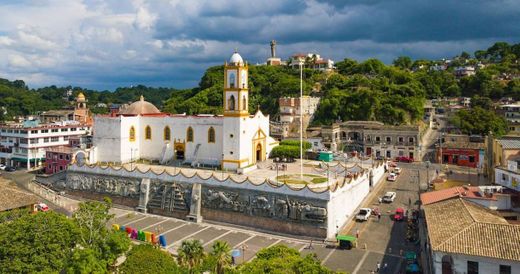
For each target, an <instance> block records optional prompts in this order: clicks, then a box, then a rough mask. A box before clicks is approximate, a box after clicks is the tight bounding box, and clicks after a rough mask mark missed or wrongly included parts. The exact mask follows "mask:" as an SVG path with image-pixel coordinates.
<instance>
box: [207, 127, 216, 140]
mask: <svg viewBox="0 0 520 274" xmlns="http://www.w3.org/2000/svg"><path fill="white" fill-rule="evenodd" d="M208 143H215V129H214V128H213V127H210V128H209V130H208Z"/></svg>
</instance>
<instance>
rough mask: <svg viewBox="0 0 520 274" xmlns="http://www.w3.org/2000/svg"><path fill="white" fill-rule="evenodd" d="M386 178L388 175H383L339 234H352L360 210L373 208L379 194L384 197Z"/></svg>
mask: <svg viewBox="0 0 520 274" xmlns="http://www.w3.org/2000/svg"><path fill="white" fill-rule="evenodd" d="M386 177H387V173H383V176H382V177H381V179H380V180H379V182H378V183H377V185H376V186H375V187H374V188H372V190H371V191H370V192H369V193H368V195H367V196H366V197H365V199H364V200H363V202H362V203H361V204H360V205H359V206H358V207H357V208H356V210H355V211H354V214H352V216H351V217H350V218H349V219H348V220H347V222H346V223H345V225H344V226H343V227H341V228H340V229H339V231H341V232H340V233H339V234H342V235H345V234H348V235H350V234H352V233H351V230H352V228H353V227H354V225H355V224H356V214H357V212H358V211H359V209H360V208H363V207H369V208H372V203H373V201H374V198H375V197H376V196H378V194H379V196H383V195H382V194H383V193H381V190H382V189H383V186H384V185H385V181H386Z"/></svg>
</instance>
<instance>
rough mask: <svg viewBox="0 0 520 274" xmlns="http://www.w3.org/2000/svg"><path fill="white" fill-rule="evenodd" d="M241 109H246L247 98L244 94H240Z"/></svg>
mask: <svg viewBox="0 0 520 274" xmlns="http://www.w3.org/2000/svg"><path fill="white" fill-rule="evenodd" d="M242 109H243V110H247V99H246V96H245V95H244V96H242Z"/></svg>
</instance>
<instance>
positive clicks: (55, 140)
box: [51, 137, 60, 142]
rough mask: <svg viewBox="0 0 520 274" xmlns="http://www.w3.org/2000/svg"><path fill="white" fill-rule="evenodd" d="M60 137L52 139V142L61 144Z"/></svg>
mask: <svg viewBox="0 0 520 274" xmlns="http://www.w3.org/2000/svg"><path fill="white" fill-rule="evenodd" d="M59 141H60V137H51V142H59Z"/></svg>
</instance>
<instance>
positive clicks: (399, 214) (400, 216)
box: [394, 207, 404, 221]
mask: <svg viewBox="0 0 520 274" xmlns="http://www.w3.org/2000/svg"><path fill="white" fill-rule="evenodd" d="M394 220H395V221H402V220H404V209H402V208H400V207H398V208H397V209H396V210H395V213H394Z"/></svg>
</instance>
